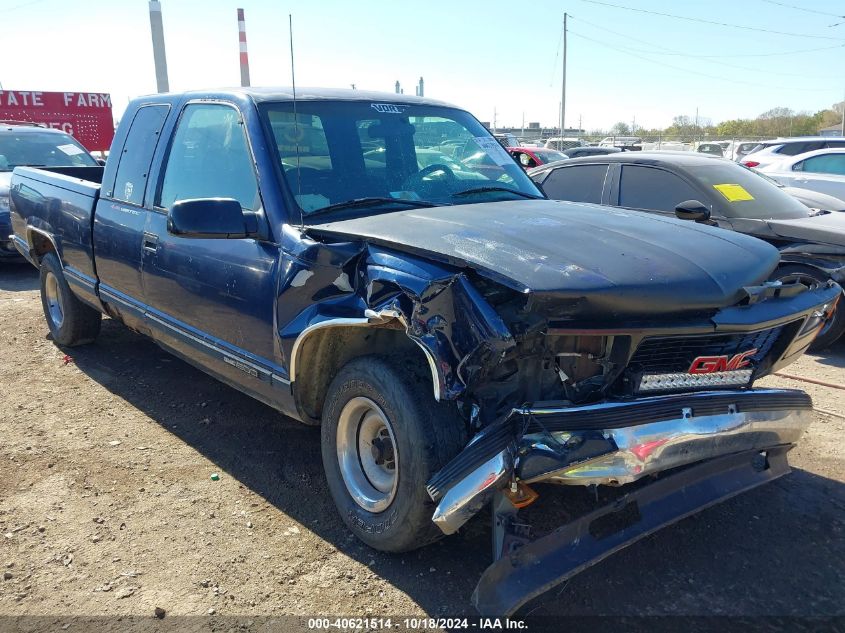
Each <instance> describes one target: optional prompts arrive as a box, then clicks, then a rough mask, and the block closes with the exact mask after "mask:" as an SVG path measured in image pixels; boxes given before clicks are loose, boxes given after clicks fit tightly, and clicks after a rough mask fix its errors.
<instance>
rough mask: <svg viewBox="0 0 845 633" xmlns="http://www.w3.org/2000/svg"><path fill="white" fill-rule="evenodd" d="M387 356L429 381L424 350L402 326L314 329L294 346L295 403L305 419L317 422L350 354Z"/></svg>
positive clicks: (432, 377) (427, 364)
mask: <svg viewBox="0 0 845 633" xmlns="http://www.w3.org/2000/svg"><path fill="white" fill-rule="evenodd" d="M370 354H376V355H382V356H389V357H390V358H393V359H398V360H399V361H400V362H402V363H403V364H405V365H406V366H409V367H411V368H413V369H414V371H418V372H419V373H420V375H421V376H425V377H426V380H427V381H428V382H429V383H430V384H431V385H432V393H436V392H435V391H434V383H433V382H432V381H433V380H434V376H433V375H432V369H430V366H429V362H428V358H427V355H426V353H425V352H424V351H423V350H422V349H421V348H420V347H419V345H417V344H416V343H415V342H414V341H413V340H412V339H411V338H409V337H408V335H407V334H406V333H405V331H404V330H403V329H396V328H391V327H376V326H373V327H350V326H338V327H329V328H322V329H318V330H315V331H314V332H313V333H312V334H310V335H309V336H308V338H306V339H305V340H304V341H303V342H302V344H301V345H300V346H299V349H298V350H297V359H296V367H297V370H296V376H295V380H294V383H293V389H294V398H295V399H296V407H297V409H298V411H299V414H300V416H301V417H302V420H303V421H304V422H307V423H310V424H319V423H320V418H321V417H322V415H323V402H324V400H325V397H326V392H327V391H328V389H329V385H330V384H331V382H332V380H334V377H335V376H336V375H337V373H338V372H339V371H340V369H341V368H342V367H343V366H344V365H346V364H347V363H348V362H349V361H351V360H352V359H353V358H357V357H359V356H367V355H370Z"/></svg>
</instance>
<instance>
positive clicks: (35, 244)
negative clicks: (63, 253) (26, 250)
mask: <svg viewBox="0 0 845 633" xmlns="http://www.w3.org/2000/svg"><path fill="white" fill-rule="evenodd" d="M29 242H30V245H31V252H32V254H33V255H34V256H35V259H36V260H37V261H38V263H41V260H42V259H43V258H44V256H45V255H46V254H47V253H56V247H55V246H54V245H53V242H52V240H51V239H50V238H49V237H47V236H46V235H44V234H43V233H39V232H37V231H30V233H29ZM56 254H57V255H58V253H56Z"/></svg>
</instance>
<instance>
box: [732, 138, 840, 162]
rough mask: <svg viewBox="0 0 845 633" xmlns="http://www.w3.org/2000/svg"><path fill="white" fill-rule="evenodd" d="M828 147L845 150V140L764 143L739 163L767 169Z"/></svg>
mask: <svg viewBox="0 0 845 633" xmlns="http://www.w3.org/2000/svg"><path fill="white" fill-rule="evenodd" d="M828 147H835V148H845V138H831V137H829V136H802V137H796V138H777V139H774V140H771V141H763V142H762V143H760V144H759V145H758V146H757V148H756V149H753V150H751V151H750V152H749V153H748V154H746V155H745V158H743V159H742V160H741V161H739V162H741V163H742V164H743V165H745V166H746V167H754V168H758V167H766V166H767V165H770V164H771V163H774V162H776V161H779V160H783V159H784V158H787V157H789V156H797V155H798V154H804V153H805V152H813V151H815V150H817V149H826V148H828Z"/></svg>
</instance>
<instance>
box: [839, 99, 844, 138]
mask: <svg viewBox="0 0 845 633" xmlns="http://www.w3.org/2000/svg"><path fill="white" fill-rule="evenodd" d="M839 134H841V135H842V136H845V100H843V101H842V125H841V126H840V128H839Z"/></svg>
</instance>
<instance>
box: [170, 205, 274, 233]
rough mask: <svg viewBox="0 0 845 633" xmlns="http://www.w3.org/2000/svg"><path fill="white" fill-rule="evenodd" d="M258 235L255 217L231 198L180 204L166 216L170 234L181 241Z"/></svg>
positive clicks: (173, 207) (172, 208) (171, 208)
mask: <svg viewBox="0 0 845 633" xmlns="http://www.w3.org/2000/svg"><path fill="white" fill-rule="evenodd" d="M257 231H258V221H257V218H256V217H255V215H254V214H252V213H250V212H247V213H244V210H243V209H242V208H241V204H240V203H239V202H238V201H237V200H234V199H232V198H200V199H197V200H179V201H178V202H175V203H174V204H173V206H172V207H170V211H169V212H168V213H167V232H168V233H170V234H171V235H177V236H179V237H199V238H211V239H215V238H216V239H226V238H243V237H250V236H251V235H254V234H255V233H257Z"/></svg>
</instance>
